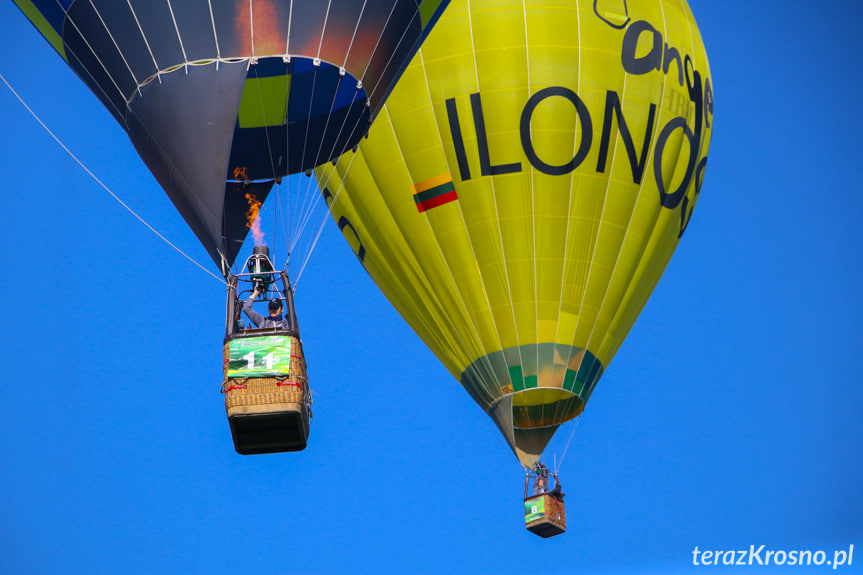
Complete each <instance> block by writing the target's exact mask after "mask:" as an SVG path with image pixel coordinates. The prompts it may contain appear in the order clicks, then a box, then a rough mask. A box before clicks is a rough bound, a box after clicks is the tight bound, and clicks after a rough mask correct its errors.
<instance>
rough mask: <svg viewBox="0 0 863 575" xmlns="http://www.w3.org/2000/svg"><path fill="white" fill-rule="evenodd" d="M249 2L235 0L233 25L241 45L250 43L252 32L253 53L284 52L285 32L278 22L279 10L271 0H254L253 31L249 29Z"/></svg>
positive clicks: (263, 54) (262, 54)
mask: <svg viewBox="0 0 863 575" xmlns="http://www.w3.org/2000/svg"><path fill="white" fill-rule="evenodd" d="M250 8H251V6H250V3H249V2H248V1H247V0H236V14H237V15H236V17H235V19H234V27H235V30H236V32H237V34H238V36H239V38H240V42H241V45H242V46H249V47H250V48H251V45H252V39H253V38H252V35H253V34H254V43H255V54H256V55H261V56H265V55H273V54H283V53H284V52H285V43H286V42H287V33H286V32H283V31H282V30H281V29H280V28H281V26H280V24H279V10H278V8H277V7H276V5H275V3H274V2H273V0H256V1H255V7H254V28H255V29H254V31H252V30H251V27H252V26H251V19H252V18H251V16H252V14H251V13H250Z"/></svg>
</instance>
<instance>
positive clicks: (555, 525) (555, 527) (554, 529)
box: [525, 494, 566, 538]
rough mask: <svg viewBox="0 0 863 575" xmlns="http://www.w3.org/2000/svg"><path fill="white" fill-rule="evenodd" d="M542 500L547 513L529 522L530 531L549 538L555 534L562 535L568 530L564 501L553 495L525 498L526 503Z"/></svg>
mask: <svg viewBox="0 0 863 575" xmlns="http://www.w3.org/2000/svg"><path fill="white" fill-rule="evenodd" d="M539 500H542V502H543V504H544V508H545V514H544V516H543V517H540V518H539V519H535V520H533V521H531V522H530V523H527V524H526V526H527V529H528V531H530V532H532V533H536V534H537V535H539V536H540V537H543V538H548V537H552V536H554V535H560V534H561V533H563V532H565V531H566V510H565V509H564V506H563V501H560V500H558V499H555V498H554V497H552V496H551V495H548V494H545V495H537V496H536V497H530V498H528V499H525V503H528V502H531V501H539Z"/></svg>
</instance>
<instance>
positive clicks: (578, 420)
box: [554, 415, 581, 473]
mask: <svg viewBox="0 0 863 575" xmlns="http://www.w3.org/2000/svg"><path fill="white" fill-rule="evenodd" d="M579 423H581V416H580V415H579V416H578V417H576V418H575V423H574V424H573V426H572V431H570V432H569V438H568V439H567V440H566V445H565V446H564V448H563V453H561V454H560V460H558V459H557V451H556V450H555V461H554V472H555V473H557V472H558V471H560V466H561V465H563V458H564V457H566V452H567V451H568V450H569V444H570V443H572V438H573V437H575V430H576V429H578V424H579Z"/></svg>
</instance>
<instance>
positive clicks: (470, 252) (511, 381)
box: [317, 0, 713, 468]
mask: <svg viewBox="0 0 863 575" xmlns="http://www.w3.org/2000/svg"><path fill="white" fill-rule="evenodd" d="M712 124H713V89H712V85H711V81H710V69H709V67H708V62H707V56H706V54H705V49H704V45H703V43H702V39H701V36H700V35H699V32H698V28H697V27H696V24H695V20H694V18H693V15H692V12H691V10H690V8H689V6H688V5H687V3H686V1H685V0H629V1H628V2H627V1H624V0H616V1H613V0H595V1H594V2H573V1H572V0H517V1H509V0H506V1H501V0H482V1H478V0H470V1H468V0H453V1H452V3H451V4H450V6H449V7H448V9H447V10H446V12H445V13H444V15H443V16H442V17H441V19H440V21H439V23H438V24H437V27H436V28H435V29H434V30H433V32H432V33H431V34H430V35H429V37H428V39H427V40H426V42H425V44H424V45H423V47H422V49H421V50H420V52H419V53H418V54H417V55H416V57H415V58H414V59H413V60H412V62H411V64H410V65H409V67H408V68H407V69H406V71H405V74H404V76H403V77H402V79H401V81H400V82H399V84H398V85H397V86H396V88H395V90H394V91H393V93H392V95H391V96H390V98H389V100H388V102H387V104H386V106H385V108H384V110H383V111H382V113H381V114H380V115H379V116H378V118H377V120H376V121H375V124H374V125H373V126H372V129H371V132H370V134H369V137H368V139H367V140H364V141H362V142H361V144H360V146H359V149H358V150H357V151H356V152H355V153H353V154H352V153H348V154H346V155H344V156H342V157H341V158H340V159H339V160H338V163H337V164H336V165H326V166H323V167H319V168H318V170H317V177H318V179H319V183H320V186H321V190H322V192H323V194H324V197H325V198H326V200H327V202H328V204H329V206H330V210H331V212H332V214H333V217H334V219H335V220H336V222H337V223H338V226H339V228H340V229H341V230H342V232H343V234H344V235H345V237H346V239H347V240H348V242H349V243H350V244H351V246H352V248H353V249H354V251H355V253H356V255H357V257H358V258H359V260H360V261H361V262H362V264H363V266H364V267H365V269H366V271H367V272H368V273H369V275H370V276H371V277H372V278H373V280H374V281H375V282H376V283H377V285H378V286H379V287H380V289H381V290H382V291H383V293H384V294H385V295H386V297H387V298H388V299H389V300H390V302H392V304H393V305H394V306H395V307H396V308H397V309H398V311H399V312H400V313H401V315H402V316H403V317H404V318H405V319H406V320H407V321H408V323H409V324H410V325H411V327H412V328H413V329H414V330H415V331H416V333H417V334H419V336H420V337H421V338H422V339H423V341H424V342H425V343H426V344H427V345H428V347H429V348H430V349H431V350H432V351H433V352H434V353H435V355H436V356H437V357H438V358H439V359H440V361H441V362H443V364H444V365H445V366H446V367H447V368H448V369H449V371H450V372H451V373H452V375H453V376H454V377H455V378H456V379H457V380H458V381H459V382H461V384H462V385H463V386H464V388H465V389H466V390H467V391H468V393H469V394H470V395H471V397H473V399H474V400H475V401H476V402H477V403H478V404H479V405H480V406H481V407H482V408H483V409H484V410H485V411H486V412H487V413H488V414H489V415H490V416H491V417H492V418H493V420H494V421H495V422H496V424H497V425H498V427H499V428H500V430H501V432H502V433H503V435H504V436H505V437H506V439H507V441H508V442H509V444H510V446H511V447H512V449H513V451H514V452H515V454H516V455H517V457H518V459H519V461H520V462H521V463H522V464H523V465H524V466H525V467H527V468H533V466H534V465H535V464H536V462H537V460H538V458H539V456H540V455H541V454H542V451H543V449H544V448H545V446H546V445H547V443H548V441H549V440H550V438H551V436H552V435H553V434H554V432H555V430H556V429H557V427H558V426H559V425H560V424H562V423H564V422H566V421H569V420H571V419H573V418H574V417H576V416H578V415H579V414H580V413H581V412H582V410H583V409H584V406H585V403H586V402H587V401H588V399H589V398H590V395H591V393H592V391H593V390H594V388H595V387H596V384H597V382H598V381H599V379H600V377H601V376H602V374H603V372H604V371H605V369H606V368H607V367H608V365H609V362H611V360H612V358H613V357H614V355H615V353H616V352H617V350H618V349H619V348H620V345H621V344H622V343H623V340H624V338H625V337H626V334H627V333H628V332H629V330H630V329H631V327H632V325H633V323H634V322H635V319H636V317H637V316H638V314H639V312H640V311H641V309H642V308H643V307H644V305H645V303H646V302H647V299H648V297H649V296H650V294H651V292H652V291H653V289H654V287H655V286H656V284H657V282H658V281H659V277H660V275H661V274H662V272H663V270H664V268H665V267H666V264H667V263H668V261H669V259H670V258H671V255H672V253H673V252H674V249H675V247H676V246H677V244H678V242H679V241H680V238H681V236H682V235H683V233H684V231H685V230H686V227H687V225H688V224H689V220H690V218H691V216H692V209H693V207H694V206H695V203H696V201H697V199H698V195H699V192H700V189H701V185H702V181H703V178H704V171H705V167H706V164H707V155H708V148H709V142H710V134H711V129H712Z"/></svg>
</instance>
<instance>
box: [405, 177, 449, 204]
mask: <svg viewBox="0 0 863 575" xmlns="http://www.w3.org/2000/svg"><path fill="white" fill-rule="evenodd" d="M411 190H413V194H414V201H415V202H416V204H417V210H419V211H420V213H422V212H424V211H426V210H430V209H432V208H436V207H438V206H442V205H443V204H447V203H449V202H452V201H455V200H457V199H458V196H457V195H456V193H455V185H454V184H453V183H452V176H450V175H449V173H445V174H441V175H440V176H435V177H434V178H429V179H428V180H425V181H424V182H419V183H418V184H414V185H413V186H411Z"/></svg>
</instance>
